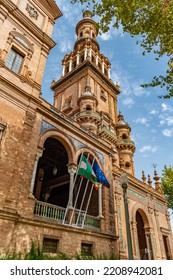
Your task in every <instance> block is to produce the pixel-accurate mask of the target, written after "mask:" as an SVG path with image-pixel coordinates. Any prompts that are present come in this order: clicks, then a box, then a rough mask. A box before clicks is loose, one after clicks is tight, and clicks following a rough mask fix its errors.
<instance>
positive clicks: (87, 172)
mask: <svg viewBox="0 0 173 280" xmlns="http://www.w3.org/2000/svg"><path fill="white" fill-rule="evenodd" d="M78 175H81V176H84V177H85V178H87V179H88V180H90V181H91V182H93V183H94V184H95V183H97V177H96V175H95V173H94V171H93V169H92V167H91V165H90V164H89V162H88V160H87V159H86V157H85V156H84V155H82V160H81V163H80V166H79V170H78Z"/></svg>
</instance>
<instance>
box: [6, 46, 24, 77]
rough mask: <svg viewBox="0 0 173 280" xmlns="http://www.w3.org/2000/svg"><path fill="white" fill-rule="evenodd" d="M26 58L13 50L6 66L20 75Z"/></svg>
mask: <svg viewBox="0 0 173 280" xmlns="http://www.w3.org/2000/svg"><path fill="white" fill-rule="evenodd" d="M23 59H24V56H22V55H21V54H19V53H18V52H17V51H16V50H14V49H11V50H10V52H9V55H8V57H7V60H6V64H5V65H6V66H7V67H8V68H9V69H11V70H12V71H14V72H15V73H17V74H18V73H19V72H20V69H21V65H22V62H23Z"/></svg>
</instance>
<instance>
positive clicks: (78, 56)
mask: <svg viewBox="0 0 173 280" xmlns="http://www.w3.org/2000/svg"><path fill="white" fill-rule="evenodd" d="M79 60H80V54H79V53H77V55H76V65H79Z"/></svg>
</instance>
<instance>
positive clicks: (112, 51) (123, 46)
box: [42, 0, 173, 179]
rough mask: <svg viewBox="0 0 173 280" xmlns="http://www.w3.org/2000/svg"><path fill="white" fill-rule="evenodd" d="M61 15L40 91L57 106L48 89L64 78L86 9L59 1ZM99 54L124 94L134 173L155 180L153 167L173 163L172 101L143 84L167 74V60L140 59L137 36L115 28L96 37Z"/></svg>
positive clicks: (120, 104)
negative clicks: (67, 58) (64, 61)
mask: <svg viewBox="0 0 173 280" xmlns="http://www.w3.org/2000/svg"><path fill="white" fill-rule="evenodd" d="M56 2H57V4H58V6H59V8H60V10H61V11H62V13H63V17H61V18H60V19H58V20H57V21H56V24H55V26H54V31H53V39H54V40H55V42H56V43H57V45H56V47H54V48H53V49H52V50H51V52H50V54H49V58H48V61H47V65H46V70H45V75H44V80H43V86H42V93H43V98H45V99H46V100H47V101H48V102H50V103H53V92H52V91H51V90H50V84H51V82H52V80H53V79H54V80H58V79H59V78H60V76H61V60H62V59H63V57H64V55H65V54H66V53H70V52H71V51H72V50H73V45H74V42H75V40H76V34H75V26H76V24H77V22H78V21H79V20H80V19H81V18H82V10H83V9H85V6H83V7H82V6H81V5H78V4H76V5H74V6H73V5H72V4H71V3H70V0H56ZM98 42H99V44H100V47H101V52H102V53H104V55H105V56H107V57H108V58H109V60H110V62H111V65H112V66H111V78H112V80H113V82H115V83H116V82H118V83H119V85H120V87H121V94H120V95H119V97H118V109H119V110H120V111H121V112H122V113H123V114H124V116H125V120H126V121H127V122H128V123H129V124H130V126H131V128H132V132H131V137H132V139H133V140H134V141H135V144H136V152H135V156H134V162H135V175H136V177H137V178H138V179H141V172H142V170H144V171H145V175H146V176H147V175H148V174H150V175H151V178H152V177H153V172H154V169H153V167H152V165H153V163H154V164H157V167H156V169H157V171H158V174H159V175H161V171H162V170H163V167H164V165H165V164H166V165H173V149H172V144H173V98H172V99H169V100H166V99H159V98H158V96H159V95H163V94H164V91H163V90H161V89H160V88H157V89H154V88H148V89H143V88H141V87H140V84H141V83H145V82H150V81H151V79H152V77H153V76H155V75H159V74H164V72H165V69H166V64H167V59H166V58H163V59H161V60H160V61H159V62H158V61H156V60H154V56H153V55H152V54H148V55H147V56H142V51H143V50H142V48H141V47H140V46H139V45H136V38H131V37H130V36H129V35H128V34H122V32H121V30H116V29H115V28H114V29H111V30H110V32H109V33H107V34H103V35H101V36H98Z"/></svg>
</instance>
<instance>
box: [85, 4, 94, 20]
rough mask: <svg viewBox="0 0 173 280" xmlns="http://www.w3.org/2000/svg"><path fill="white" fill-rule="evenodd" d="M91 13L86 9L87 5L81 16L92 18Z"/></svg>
mask: <svg viewBox="0 0 173 280" xmlns="http://www.w3.org/2000/svg"><path fill="white" fill-rule="evenodd" d="M92 17H93V14H92V12H91V11H89V10H88V6H87V8H86V10H85V11H84V12H83V18H92Z"/></svg>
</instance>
